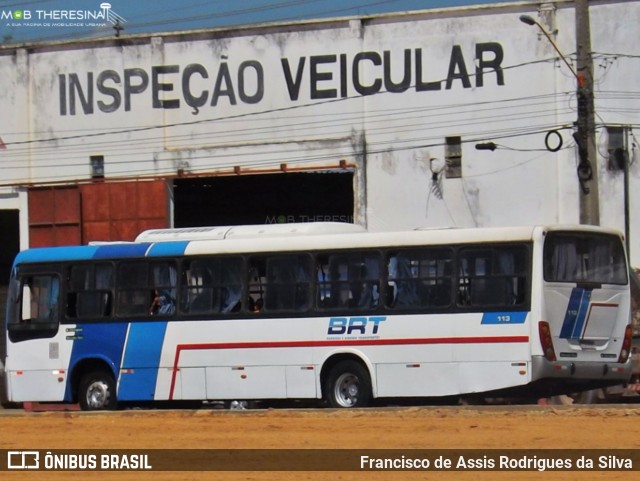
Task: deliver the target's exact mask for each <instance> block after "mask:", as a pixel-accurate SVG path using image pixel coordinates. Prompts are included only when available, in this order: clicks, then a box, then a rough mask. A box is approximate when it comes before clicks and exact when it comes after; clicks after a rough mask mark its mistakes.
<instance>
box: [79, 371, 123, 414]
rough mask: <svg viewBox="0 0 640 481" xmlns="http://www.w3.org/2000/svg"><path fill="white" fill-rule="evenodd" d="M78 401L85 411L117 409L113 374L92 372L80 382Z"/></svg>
mask: <svg viewBox="0 0 640 481" xmlns="http://www.w3.org/2000/svg"><path fill="white" fill-rule="evenodd" d="M78 401H79V403H80V408H81V409H82V410H83V411H104V410H113V409H115V408H116V405H117V399H116V383H115V381H114V379H113V376H112V375H111V373H109V372H107V371H104V370H99V371H90V372H88V373H87V374H85V375H84V376H82V379H81V380H80V384H79V389H78Z"/></svg>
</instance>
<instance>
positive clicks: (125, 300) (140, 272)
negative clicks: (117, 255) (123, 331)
mask: <svg viewBox="0 0 640 481" xmlns="http://www.w3.org/2000/svg"><path fill="white" fill-rule="evenodd" d="M147 270H148V266H147V263H146V262H140V261H126V262H122V263H121V264H119V265H118V271H117V286H118V292H117V297H116V304H117V305H116V312H117V314H118V316H120V317H123V316H127V317H128V316H147V315H149V310H150V306H151V304H152V302H153V296H152V295H153V291H151V290H150V288H149V285H148V274H147Z"/></svg>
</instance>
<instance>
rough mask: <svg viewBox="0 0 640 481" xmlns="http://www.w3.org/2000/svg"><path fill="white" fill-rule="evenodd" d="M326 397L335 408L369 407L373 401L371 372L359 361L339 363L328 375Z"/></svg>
mask: <svg viewBox="0 0 640 481" xmlns="http://www.w3.org/2000/svg"><path fill="white" fill-rule="evenodd" d="M324 397H325V400H326V401H327V403H328V404H329V406H330V407H333V408H356V407H358V408H359V407H364V406H367V405H368V404H369V400H370V399H371V378H370V377H369V372H368V371H367V369H366V368H365V367H364V366H363V365H362V364H361V363H359V362H357V361H341V362H339V363H337V364H336V365H335V366H333V367H332V368H331V370H330V371H329V373H328V374H327V377H326V380H325V384H324Z"/></svg>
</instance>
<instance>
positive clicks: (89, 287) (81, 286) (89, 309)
mask: <svg viewBox="0 0 640 481" xmlns="http://www.w3.org/2000/svg"><path fill="white" fill-rule="evenodd" d="M112 304H113V265H112V264H108V263H99V264H84V265H74V266H71V267H70V268H69V273H68V275H67V306H66V308H67V313H66V314H67V317H68V318H71V319H74V318H105V317H109V316H111V313H112V312H111V311H112Z"/></svg>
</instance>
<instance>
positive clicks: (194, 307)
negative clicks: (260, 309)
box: [181, 257, 243, 314]
mask: <svg viewBox="0 0 640 481" xmlns="http://www.w3.org/2000/svg"><path fill="white" fill-rule="evenodd" d="M242 267H243V262H242V258H239V257H230V258H221V259H217V258H208V259H195V260H193V261H185V263H184V269H183V279H182V282H181V311H182V312H183V313H185V314H219V313H223V314H225V313H230V312H237V311H239V310H240V309H241V307H242V272H243V271H242Z"/></svg>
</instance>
